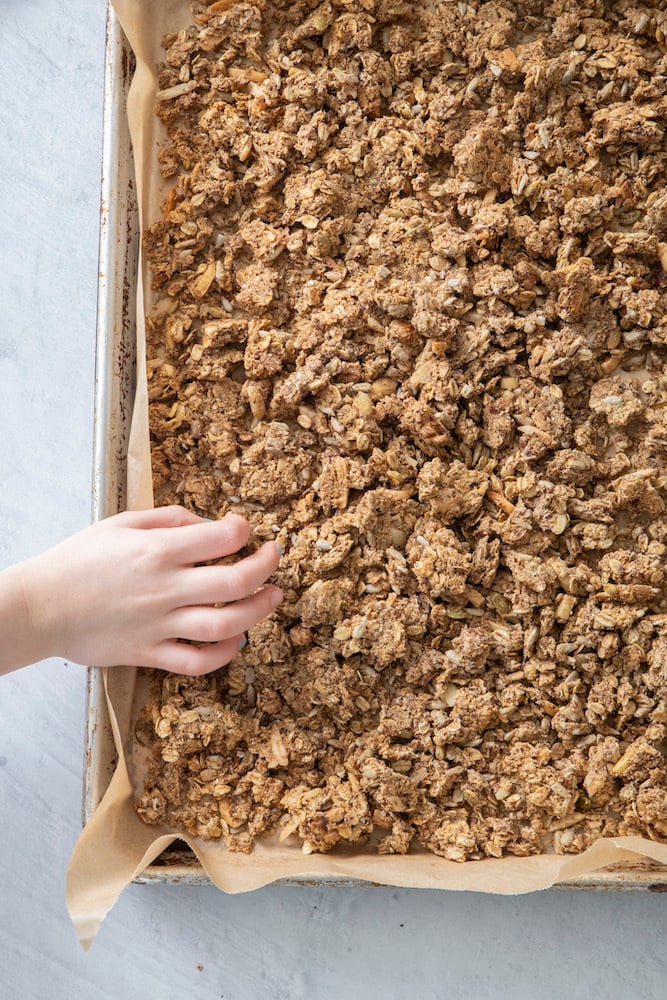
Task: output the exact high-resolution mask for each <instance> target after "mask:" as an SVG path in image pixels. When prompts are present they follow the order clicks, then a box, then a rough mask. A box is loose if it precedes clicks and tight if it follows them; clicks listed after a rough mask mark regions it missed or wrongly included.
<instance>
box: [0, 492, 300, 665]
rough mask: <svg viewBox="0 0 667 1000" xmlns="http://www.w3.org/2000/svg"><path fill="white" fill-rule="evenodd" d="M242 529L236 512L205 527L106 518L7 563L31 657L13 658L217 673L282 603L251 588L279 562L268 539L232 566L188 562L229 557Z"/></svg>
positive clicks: (172, 510)
mask: <svg viewBox="0 0 667 1000" xmlns="http://www.w3.org/2000/svg"><path fill="white" fill-rule="evenodd" d="M249 533H250V528H249V525H248V522H247V521H246V520H245V518H243V517H239V516H238V515H235V514H229V515H227V517H225V518H224V520H222V521H206V520H204V519H202V518H200V517H197V516H196V515H195V514H191V513H190V512H189V511H187V510H185V509H184V508H182V507H162V508H157V509H155V510H150V511H142V512H137V513H125V514H118V515H116V516H115V517H111V518H108V519H107V520H105V521H101V522H100V523H99V524H95V525H93V526H92V527H90V528H87V529H86V530H85V531H81V532H79V534H77V535H74V536H72V537H71V538H68V539H67V540H66V541H64V542H62V543H61V544H60V545H57V546H56V547H55V548H53V549H50V550H49V551H48V552H45V553H44V554H42V555H39V556H37V557H36V558H34V559H31V560H29V561H28V562H26V563H22V564H21V565H19V566H17V567H13V568H12V569H10V570H8V571H7V574H9V579H10V582H11V580H12V578H13V579H16V573H18V574H19V575H20V577H19V578H20V582H21V584H22V591H23V601H24V610H25V612H26V614H25V615H24V618H27V628H28V631H29V633H30V638H31V647H30V648H31V653H32V654H33V655H31V656H30V658H28V659H26V654H25V653H24V655H23V656H22V657H20V659H22V660H23V662H24V663H26V662H32V661H33V659H41V658H43V657H45V656H62V657H66V658H67V659H71V660H75V661H76V662H78V663H85V664H91V665H94V666H112V665H114V664H128V665H133V666H147V667H158V668H160V669H163V670H172V671H175V672H177V673H183V674H204V673H208V672H209V671H211V670H216V669H217V668H218V667H221V666H223V665H224V664H225V663H228V662H229V660H231V659H232V657H233V656H234V654H235V653H237V652H238V650H239V648H240V645H241V644H242V641H243V638H244V636H243V634H244V632H245V631H246V630H247V629H248V628H250V627H251V626H252V625H254V624H255V623H256V622H258V621H259V620H260V619H261V618H264V617H265V616H266V615H268V614H270V612H271V611H272V610H273V609H274V608H275V607H276V605H277V604H278V603H279V602H280V600H281V599H282V594H281V592H280V591H279V590H278V588H277V587H264V588H263V589H261V590H258V588H259V587H261V586H262V584H263V583H264V582H265V581H266V579H267V578H268V577H269V576H271V574H272V573H273V572H274V571H275V570H276V568H277V566H278V560H279V556H280V550H279V547H278V545H277V544H276V543H275V542H267V543H266V544H265V545H263V546H262V547H261V548H260V549H258V551H257V552H255V553H254V554H253V555H251V556H248V557H247V558H245V559H241V560H240V561H239V562H237V563H235V564H234V565H232V566H196V565H195V563H202V562H207V561H210V560H213V559H219V558H221V557H222V556H227V555H230V554H232V553H234V552H237V551H238V550H239V549H241V548H243V546H244V545H245V543H246V542H247V540H248V536H249ZM12 575H13V576H12ZM1 586H2V575H0V588H1ZM216 604H222V605H224V606H223V607H221V608H216V607H214V605H216ZM1 617H2V591H1V589H0V618H1ZM179 639H191V640H194V641H196V642H204V643H208V644H209V645H205V646H202V647H198V646H194V645H189V644H187V643H183V642H179V641H178V640H179ZM3 645H4V644H3ZM6 652H7V651H6V650H3V655H1V656H0V669H1V668H2V662H5V661H6V660H7V656H6V655H4V654H6ZM34 653H36V655H34ZM14 665H15V666H20V665H21V663H19V662H16V663H15V664H14ZM11 668H12V667H11V666H9V667H8V668H6V669H11Z"/></svg>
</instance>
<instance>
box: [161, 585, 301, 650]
mask: <svg viewBox="0 0 667 1000" xmlns="http://www.w3.org/2000/svg"><path fill="white" fill-rule="evenodd" d="M282 598H283V595H282V593H281V592H280V590H278V588H277V587H264V588H263V590H260V591H259V592H258V593H256V594H253V596H252V597H247V598H246V599H245V600H244V601H237V602H236V603H235V604H228V605H227V606H226V607H224V608H194V607H192V608H179V609H178V610H177V611H174V612H172V614H171V615H170V616H169V619H168V622H169V629H170V631H173V633H174V635H176V636H178V637H179V638H181V639H191V640H193V641H194V642H215V643H218V642H224V641H225V640H226V639H229V638H231V637H232V636H235V635H239V634H241V633H243V632H247V631H248V629H249V628H252V626H253V625H256V624H257V622H258V621H260V620H261V619H262V618H266V616H267V615H270V614H271V612H272V611H273V609H274V608H275V607H277V605H278V604H280V602H281V601H282Z"/></svg>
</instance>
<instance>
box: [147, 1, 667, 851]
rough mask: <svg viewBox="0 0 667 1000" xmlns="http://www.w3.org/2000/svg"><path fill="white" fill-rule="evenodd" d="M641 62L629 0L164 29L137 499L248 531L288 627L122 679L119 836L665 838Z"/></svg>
mask: <svg viewBox="0 0 667 1000" xmlns="http://www.w3.org/2000/svg"><path fill="white" fill-rule="evenodd" d="M666 34H667V13H666V12H665V10H664V5H663V4H662V3H658V2H647V3H640V2H634V0H620V2H618V3H615V4H614V5H613V6H611V5H605V4H604V3H602V2H598V0H564V2H560V3H546V2H544V0H504V2H503V3H500V2H496V0H489V2H481V0H476V2H449V0H446V2H445V0H432V2H430V3H429V4H428V5H422V4H412V3H408V2H403V0H325V2H323V3H320V4H317V3H307V2H300V0H297V2H279V3H268V2H265V0H257V2H254V0H253V2H243V0H241V2H236V3H234V2H232V0H216V2H213V3H209V4H208V5H206V4H201V3H195V4H194V6H193V25H192V27H191V28H189V29H188V30H186V31H182V32H180V33H179V34H177V35H171V36H168V37H167V38H166V39H165V41H164V45H165V59H166V62H165V65H164V66H163V67H161V69H160V75H159V85H160V92H159V94H158V112H159V115H160V118H161V120H162V122H163V123H164V125H165V126H166V139H165V141H164V143H163V145H162V148H161V151H160V154H159V155H160V163H161V168H162V173H163V176H164V177H165V178H166V179H167V182H168V185H169V186H170V187H169V192H168V194H167V196H166V200H165V203H164V218H163V219H162V220H161V221H159V222H157V223H156V224H154V225H153V226H151V227H150V229H149V231H148V234H147V237H146V241H145V248H146V254H147V258H148V260H149V263H150V266H151V268H152V273H153V279H154V289H155V296H156V304H155V308H154V310H153V311H152V313H151V314H150V316H149V317H148V319H147V336H148V377H149V383H148V384H149V398H150V401H151V407H150V424H151V434H152V456H153V470H154V481H155V490H156V499H157V502H158V503H160V504H167V503H184V504H185V505H186V506H188V507H189V508H190V509H192V510H194V511H196V512H197V513H198V514H201V515H205V516H208V517H221V516H223V515H224V514H225V513H226V512H227V511H229V510H232V511H235V512H238V513H242V514H244V515H245V516H246V517H247V518H248V520H249V521H250V523H251V525H252V527H253V537H254V543H255V544H260V543H261V542H262V541H264V540H266V539H268V538H276V539H277V540H278V541H279V542H280V544H281V545H282V546H283V549H284V553H285V554H284V556H283V559H282V562H281V566H280V569H279V571H278V573H277V574H276V577H275V578H274V579H275V583H277V584H278V585H279V586H280V587H281V588H282V589H283V591H284V593H285V601H284V603H283V604H282V605H281V606H280V608H279V609H278V610H277V612H276V613H275V614H274V615H273V616H272V617H271V618H270V619H267V620H265V621H263V622H261V623H260V624H258V625H257V626H256V627H255V628H254V629H252V630H251V632H250V642H249V644H248V646H247V647H246V648H245V649H244V650H243V651H242V652H241V653H240V654H239V655H238V656H237V657H236V658H235V660H234V661H233V662H232V663H231V664H230V665H229V667H228V668H225V669H222V670H220V671H219V672H217V673H216V674H214V675H211V676H208V677H201V678H188V677H180V676H173V675H170V676H165V675H162V674H159V675H158V674H157V673H156V674H155V676H154V679H153V685H154V696H153V698H152V699H151V701H150V703H149V704H148V705H147V707H146V709H145V711H144V713H143V716H142V718H141V719H140V721H139V723H138V726H137V730H136V735H137V737H138V739H139V740H140V742H142V743H144V744H146V745H147V746H149V747H151V748H152V751H153V764H152V766H151V771H150V773H149V776H148V779H147V781H146V785H145V788H144V790H143V793H142V794H141V797H140V799H139V801H138V806H137V807H138V811H139V815H140V816H141V817H142V818H143V819H144V820H145V821H146V822H148V823H158V822H166V823H168V824H170V825H171V826H172V827H175V828H178V829H183V830H186V831H188V832H189V833H191V834H193V835H195V836H199V837H204V838H221V837H222V838H224V840H225V842H226V844H227V845H228V847H229V848H231V849H232V850H240V851H248V850H250V849H251V846H252V843H253V840H254V838H255V837H257V836H260V835H262V834H265V833H267V832H272V831H279V832H280V836H281V837H283V838H285V837H289V836H295V837H299V838H300V839H301V841H302V842H303V847H304V850H305V851H306V852H310V851H327V850H329V849H330V848H332V847H334V846H335V845H336V844H341V843H342V844H360V843H365V842H366V841H368V840H369V839H370V838H372V842H373V843H374V844H377V849H378V850H380V851H381V852H387V853H391V852H397V853H404V852H406V851H408V849H409V848H410V845H411V844H415V845H417V844H419V845H422V846H424V847H426V848H427V849H429V850H431V851H433V852H435V853H436V854H439V855H442V856H444V857H446V858H450V859H452V860H455V861H464V860H467V859H475V858H480V857H484V856H494V857H499V856H501V855H503V854H505V853H510V854H515V855H527V854H532V853H540V852H543V851H552V850H553V851H557V852H560V853H570V852H579V851H581V850H583V849H585V848H586V847H587V846H589V845H590V844H591V843H592V842H593V841H594V840H596V839H597V838H598V837H600V836H615V835H625V834H638V835H641V836H644V837H649V838H652V839H656V840H667V771H666V761H665V755H664V751H665V736H666V725H667V673H666V670H667V666H666V665H667V603H666V602H665V597H664V585H665V579H664V578H665V550H666V543H667V515H666V506H665V504H666V500H667V478H666V476H665V452H666V449H667V374H666V373H665V359H666V357H667V353H666V345H667V320H666V318H665V317H666V312H665V304H666V301H665V288H666V287H667V194H666V193H665V190H666V188H665V184H666V181H667V177H666V157H665V153H666V146H665V131H666V126H667V97H666V96H665V94H666V93H667V90H666V86H667V49H666V45H665V36H666ZM378 831H379V835H378V833H377V832H378Z"/></svg>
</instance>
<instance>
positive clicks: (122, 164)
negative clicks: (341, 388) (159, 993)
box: [68, 0, 667, 943]
mask: <svg viewBox="0 0 667 1000" xmlns="http://www.w3.org/2000/svg"><path fill="white" fill-rule="evenodd" d="M116 6H117V8H118V10H119V12H120V14H121V16H122V17H123V19H124V22H125V24H126V25H127V27H128V31H129V32H130V34H131V35H132V36H133V39H134V41H135V47H136V50H137V53H138V56H139V70H140V76H139V84H140V85H139V87H137V88H136V89H137V91H138V95H137V94H136V93H135V96H138V106H139V108H143V115H142V113H141V111H139V116H138V117H139V121H136V120H135V132H134V134H135V144H136V145H137V148H139V147H140V148H141V152H142V153H143V154H144V158H143V162H144V163H147V162H148V157H149V156H150V154H151V153H152V151H154V148H155V142H156V130H157V123H156V120H155V117H154V115H153V96H152V92H151V86H152V87H153V92H154V79H153V74H152V66H153V65H154V62H155V61H156V60H157V59H158V58H159V48H158V39H159V37H161V35H162V34H163V33H164V32H165V31H166V24H167V23H168V24H169V25H170V27H171V26H173V25H174V22H175V19H178V18H179V17H180V18H181V19H182V18H183V17H185V18H186V20H187V18H188V17H189V12H188V7H187V4H185V3H183V2H181V0H170V2H168V3H162V4H155V3H151V2H148V0H145V2H143V3H142V2H140V0H117V2H116ZM148 36H150V37H151V38H152V41H151V42H150V43H149V41H148ZM107 60H108V73H107V90H106V112H105V136H106V140H105V142H106V145H105V163H106V169H105V175H104V198H103V206H102V240H101V258H100V259H101V267H100V271H101V275H100V327H99V331H98V335H99V351H98V370H97V374H98V382H97V406H96V412H97V416H96V427H95V432H96V433H95V484H96V485H95V493H94V513H95V516H97V517H99V516H105V515H107V514H110V513H114V512H115V511H116V510H118V509H121V508H122V507H123V506H125V505H126V504H127V505H128V506H130V507H140V506H146V505H148V504H150V502H152V495H151V493H150V465H149V462H148V459H147V455H148V437H147V428H146V425H145V414H146V405H145V392H144V393H143V396H144V399H143V400H141V392H140V404H139V409H138V410H135V419H134V429H133V439H132V441H129V440H128V406H127V403H128V402H129V401H130V400H131V399H132V388H133V358H134V345H133V339H134V330H133V308H132V305H133V303H132V295H133V289H134V288H135V287H139V290H140V291H141V284H139V285H138V286H137V284H136V282H135V281H134V275H135V274H136V273H137V268H138V263H137V234H136V231H135V230H136V226H134V224H133V218H134V215H135V212H136V209H137V201H136V200H135V197H134V195H135V192H134V187H133V180H132V177H131V168H130V159H129V142H128V139H127V131H126V128H125V127H124V118H123V115H122V105H123V99H124V96H125V92H126V90H127V84H128V79H129V67H130V62H129V58H128V49H127V45H126V43H125V42H124V39H123V35H122V32H121V30H120V27H119V24H118V21H117V18H116V16H115V15H114V14H113V13H112V12H110V14H109V39H108V45H107ZM136 112H137V104H135V114H136ZM139 178H140V200H139V202H138V206H139V209H140V212H141V214H142V215H143V216H144V218H151V217H155V215H156V211H155V209H156V206H157V205H158V204H159V199H160V193H159V189H158V187H159V186H157V185H155V184H153V186H152V187H151V184H150V181H149V180H148V178H147V177H143V178H142V170H141V167H140V169H139ZM139 315H140V316H141V303H139ZM141 326H142V324H141V322H140V324H139V327H140V330H139V335H140V344H139V349H138V350H139V353H138V357H139V359H140V368H141V362H142V361H143V356H144V354H143V341H142V340H141ZM142 384H143V383H142V373H141V370H140V371H139V377H138V385H139V388H140V390H141V388H142ZM137 415H138V416H137ZM126 455H128V456H129V463H128V466H129V467H128V482H129V487H130V488H129V492H128V493H127V494H126V493H125V490H124V478H123V471H124V465H125V461H124V459H125V456H126ZM105 675H106V676H105ZM106 682H108V692H109V696H110V705H111V706H112V707H111V711H110V712H109V714H108V715H107V714H105V708H104V705H103V694H104V690H103V689H104V686H105V683H106ZM133 688H134V671H133V670H131V669H130V668H122V669H115V670H113V671H110V672H109V671H106V672H103V671H94V672H92V674H91V681H90V687H89V695H90V700H89V725H88V744H89V746H88V747H87V768H86V773H87V783H86V795H85V800H84V817H85V819H86V820H90V823H89V826H88V827H87V829H86V830H85V831H84V834H83V835H82V837H81V839H80V841H79V843H78V844H77V848H76V849H75V853H74V855H73V858H72V863H71V867H70V875H69V880H68V901H69V905H70V912H71V914H72V917H73V919H74V921H75V926H76V929H77V933H78V934H79V937H80V939H81V940H82V943H90V941H91V940H92V938H93V937H94V934H95V933H96V930H97V928H98V926H99V922H100V920H101V919H102V917H103V916H104V913H105V912H106V911H107V910H108V908H109V907H110V906H111V905H113V902H114V901H115V898H116V897H117V895H118V893H119V892H120V891H121V889H122V888H123V886H124V885H125V884H127V882H128V881H129V880H130V879H131V878H135V879H137V880H140V881H166V880H169V881H177V882H182V881H186V882H195V883H199V882H202V881H207V880H208V878H207V875H206V872H207V871H208V872H209V873H210V876H211V878H212V880H213V881H214V882H215V883H216V884H217V885H218V886H220V887H221V888H223V889H225V890H227V891H243V890H244V889H249V888H253V887H256V886H259V885H264V884H266V883H268V882H271V881H276V880H279V881H284V880H285V879H287V880H288V881H298V882H301V881H308V880H315V881H318V882H322V881H325V880H326V881H329V880H332V881H338V882H340V883H342V884H350V882H355V881H357V880H358V879H360V878H364V879H365V880H367V881H368V880H370V881H372V882H375V883H384V884H390V885H405V886H425V887H442V888H452V889H475V890H477V891H495V892H507V893H514V892H526V891H530V890H531V889H537V888H544V887H545V886H548V885H551V884H552V883H553V882H554V881H556V880H558V881H559V884H560V885H561V886H562V887H567V888H573V887H575V886H581V887H584V886H591V887H596V888H600V887H625V886H631V887H635V886H641V887H650V888H655V889H656V890H658V891H662V890H663V889H664V888H667V868H664V867H663V866H662V865H655V864H654V861H661V862H663V864H666V863H667V848H665V847H664V846H662V845H657V844H652V843H650V842H648V841H643V840H641V839H640V838H618V839H617V840H614V841H608V842H606V843H599V844H598V845H595V846H594V847H593V848H591V849H590V851H588V852H586V853H585V854H583V855H579V856H574V857H572V856H570V857H555V856H550V857H533V858H526V859H513V858H507V859H501V860H495V859H490V860H488V861H477V862H468V863H466V864H464V865H460V864H456V863H453V862H447V861H444V860H443V859H441V858H436V857H435V856H433V855H425V854H424V855H409V856H408V857H407V858H400V857H389V858H387V857H380V856H369V855H364V854H363V852H353V851H349V852H345V853H336V854H333V855H316V856H312V855H311V856H310V857H307V858H306V857H305V856H304V855H303V854H302V852H301V850H300V848H298V847H296V848H294V847H289V846H285V845H284V844H283V845H277V844H270V843H263V844H260V845H258V847H257V848H256V849H255V851H254V852H253V854H252V855H250V856H248V857H244V856H239V855H230V854H229V853H228V852H227V851H226V849H225V848H224V847H221V846H220V845H216V844H210V843H209V844H206V843H201V842H196V841H194V840H193V839H192V838H186V837H183V838H181V839H182V840H185V841H186V842H187V843H189V844H190V845H191V847H192V849H193V850H194V851H195V852H196V853H197V855H198V856H199V858H200V859H201V862H202V865H200V864H199V862H198V861H196V860H195V859H194V858H193V856H192V855H189V856H188V854H186V853H184V852H183V851H182V850H176V851H175V852H172V853H171V854H168V855H164V856H162V857H160V855H161V852H162V850H163V849H164V848H165V847H166V846H168V845H170V844H171V843H173V842H174V840H175V838H176V837H177V835H178V833H177V831H166V830H165V831H163V830H161V829H160V828H150V827H146V826H145V825H144V824H143V823H141V821H140V820H139V819H138V817H137V816H136V814H135V813H134V810H133V808H132V798H133V790H132V786H131V783H130V781H129V777H128V774H127V768H126V766H125V761H124V758H123V754H122V752H121V754H120V760H119V762H118V767H117V768H116V770H115V773H114V774H113V778H111V770H112V767H113V762H114V761H113V758H114V755H115V753H116V750H117V749H120V750H121V751H122V749H123V747H124V746H125V744H126V739H125V738H126V734H127V733H128V732H129V726H130V715H131V703H132V693H133ZM112 733H115V739H116V742H117V748H116V747H114V745H113V742H112V741H111V739H110V736H111V734H112ZM88 751H90V753H88ZM107 786H109V790H108V794H106V796H104V793H105V791H107ZM103 796H104V798H103ZM100 803H101V805H100ZM93 814H94V815H93ZM158 834H159V835H158ZM647 855H650V858H652V859H653V861H651V860H650V858H649V857H647ZM151 861H155V863H154V864H152V865H151V864H150V862H151ZM619 861H620V862H621V866H620V869H619V867H618V862H619ZM610 862H616V863H617V864H616V867H615V870H614V872H613V873H608V874H605V876H602V875H601V874H600V873H599V871H595V869H597V868H599V867H600V866H601V865H608V864H609V863H610ZM147 865H148V867H146V866H147ZM202 866H203V867H202ZM101 872H103V875H102V876H101V875H100V873H101ZM165 873H168V874H165ZM654 873H655V874H654ZM574 877H576V878H577V881H576V882H573V881H572V878H574Z"/></svg>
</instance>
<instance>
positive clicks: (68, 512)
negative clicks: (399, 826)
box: [0, 0, 667, 1000]
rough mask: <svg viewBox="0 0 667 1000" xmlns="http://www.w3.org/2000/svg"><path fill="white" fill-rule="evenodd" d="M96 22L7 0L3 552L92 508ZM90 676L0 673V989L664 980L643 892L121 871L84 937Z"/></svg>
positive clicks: (264, 995) (469, 992)
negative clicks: (75, 920) (445, 887)
mask: <svg viewBox="0 0 667 1000" xmlns="http://www.w3.org/2000/svg"><path fill="white" fill-rule="evenodd" d="M104 28H105V11H104V7H103V4H102V0H97V2H95V3H92V2H90V0H89V2H86V3H84V2H83V0H63V2H61V3H55V2H50V3H49V2H47V0H20V2H19V0H0V80H1V81H2V93H3V99H2V102H1V103H0V137H1V138H0V176H1V177H2V181H1V182H0V254H1V256H2V260H1V262H0V303H1V305H2V311H1V318H0V323H1V324H2V328H1V333H0V387H1V389H2V397H1V398H2V417H1V420H2V434H1V435H0V470H1V472H0V477H1V481H2V491H1V492H0V565H7V564H9V563H11V562H14V561H16V560H19V559H21V558H24V557H26V556H28V555H30V554H32V553H35V552H37V551H39V550H41V549H43V548H45V547H47V546H48V545H50V544H52V543H54V542H56V541H58V540H59V539H61V538H62V537H64V536H65V535H67V534H68V533H71V532H73V531H75V530H76V529H78V528H80V527H83V526H84V525H85V524H86V523H87V522H88V519H89V510H90V489H91V476H90V469H91V447H92V412H93V390H94V356H95V309H96V281H97V238H98V224H99V212H98V203H99V178H100V151H101V138H102V137H101V115H102V89H103V82H102V77H103V59H104ZM0 641H1V637H0ZM84 684H85V675H84V670H83V668H81V667H79V666H77V665H74V664H68V663H63V662H61V661H56V660H51V661H47V662H45V663H42V664H38V665H36V666H33V667H30V668H28V669H27V670H23V671H19V672H18V673H16V674H12V675H9V676H7V677H5V678H1V679H0V814H1V815H2V834H3V837H2V848H1V849H0V870H1V872H2V883H1V889H0V998H2V1000H4V998H5V997H6V998H8V1000H10V998H11V1000H37V998H41V997H47V998H49V1000H79V998H80V1000H93V998H98V997H104V998H109V1000H139V998H142V1000H145V998H146V997H149V998H151V1000H153V998H155V1000H172V998H174V1000H176V998H178V1000H183V998H187V1000H199V998H207V1000H208V998H211V1000H222V998H224V1000H280V998H286V1000H287V998H289V1000H300V998H304V1000H320V998H321V1000H328V998H332V1000H333V998H336V1000H338V998H340V997H347V998H350V1000H356V998H360V1000H361V998H364V1000H367V998H376V997H377V998H380V997H381V998H383V1000H393V998H396V1000H401V998H403V997H414V998H416V1000H427V998H438V1000H440V998H450V997H451V998H455V1000H458V998H466V1000H482V998H493V1000H502V998H505V997H507V998H512V1000H523V998H525V1000H551V998H553V1000H561V998H567V1000H578V998H582V1000H584V998H586V1000H654V998H658V997H662V996H664V995H665V987H664V982H663V981H664V977H665V973H664V965H665V963H664V953H665V948H666V946H665V930H666V929H667V895H659V894H649V893H607V894H601V893H590V892H585V893H584V892H580V893H574V892H544V893H540V894H537V895H532V896H524V897H513V898H499V897H491V896H484V895H477V894H453V893H452V894H445V893H439V892H435V891H431V892H424V891H411V890H396V889H370V888H369V889H317V888H289V887H269V888H267V889H264V890H261V891H258V892H254V893H250V894H246V895H242V896H224V895H222V894H221V893H219V892H218V891H217V890H215V889H210V888H201V887H200V888H186V887H180V888H179V887H177V886H176V887H156V886H131V887H130V888H129V889H128V890H127V891H126V892H125V893H124V894H123V896H122V897H121V900H120V902H119V903H118V905H117V906H116V908H115V909H114V910H113V911H112V912H111V914H110V915H109V916H108V918H107V920H106V922H105V923H104V925H103V926H102V930H101V932H100V935H99V937H98V939H97V941H96V943H95V944H94V945H93V947H92V949H91V951H90V952H89V953H88V954H87V955H84V954H83V952H82V951H81V949H80V948H79V945H78V943H77V941H76V939H75V937H74V933H73V931H72V927H71V925H70V922H69V918H68V916H67V911H66V909H65V901H64V890H65V872H66V868H67V863H68V860H69V856H70V852H71V849H72V847H73V844H74V842H75V840H76V837H77V835H78V832H79V816H80V807H81V771H82V748H83V719H84Z"/></svg>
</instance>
